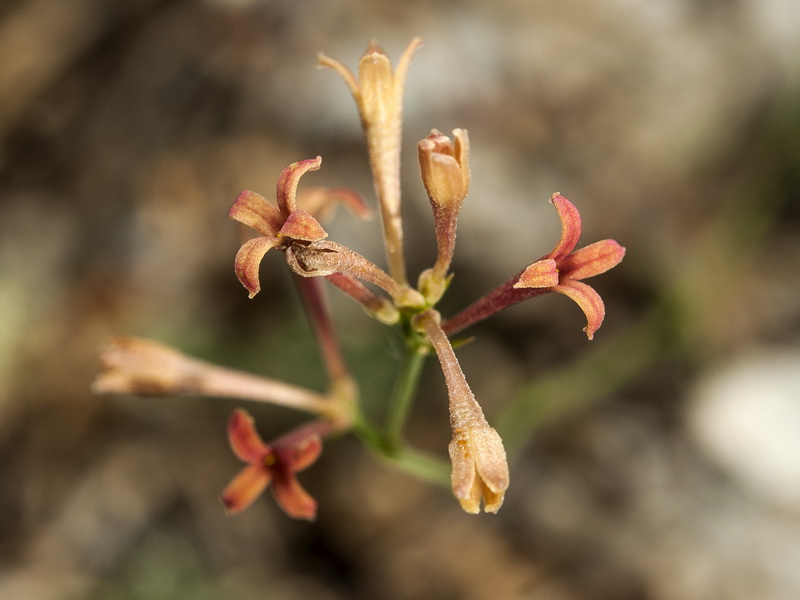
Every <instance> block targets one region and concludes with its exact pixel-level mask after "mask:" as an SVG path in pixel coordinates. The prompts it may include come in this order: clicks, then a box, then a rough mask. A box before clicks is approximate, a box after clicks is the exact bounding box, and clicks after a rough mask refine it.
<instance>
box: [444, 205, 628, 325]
mask: <svg viewBox="0 0 800 600" xmlns="http://www.w3.org/2000/svg"><path fill="white" fill-rule="evenodd" d="M551 203H552V204H553V205H554V206H555V207H556V210H557V211H558V216H559V218H560V219H561V239H559V241H558V242H557V243H556V245H555V247H554V248H553V249H552V250H551V251H550V252H548V253H547V254H545V255H544V256H543V257H541V258H540V259H539V260H537V261H536V262H534V263H533V264H531V265H530V266H528V267H527V268H526V269H525V270H523V271H522V272H520V273H518V274H517V275H514V276H513V277H511V278H510V279H508V280H506V281H505V282H504V283H502V284H500V285H499V286H497V287H496V288H495V289H493V290H492V291H491V292H489V293H488V294H486V295H485V296H483V297H482V298H480V299H479V300H477V301H476V302H473V303H472V304H471V305H469V306H468V307H467V308H465V309H464V310H462V311H461V312H460V313H458V314H457V315H455V316H454V317H452V318H450V319H448V320H447V321H445V322H444V324H443V328H444V331H445V332H446V333H447V335H453V334H454V333H457V332H459V331H461V330H462V329H464V328H465V327H468V326H470V325H472V324H473V323H477V322H478V321H482V320H483V319H485V318H487V317H489V316H491V315H493V314H494V313H496V312H498V311H500V310H502V309H504V308H507V307H509V306H511V305H513V304H516V303H517V302H521V301H523V300H527V299H528V298H533V297H535V296H541V295H542V294H546V293H548V292H558V293H560V294H564V295H565V296H567V297H569V298H571V299H572V300H574V301H575V302H576V303H577V305H578V306H579V307H580V308H581V310H582V311H583V313H584V314H585V315H586V320H587V324H586V327H584V329H583V330H584V331H585V332H586V336H587V337H588V338H589V339H590V340H591V339H592V338H593V337H594V334H595V332H596V331H597V330H598V329H599V328H600V325H602V323H603V318H604V316H605V305H604V304H603V299H602V298H601V297H600V294H598V293H597V292H596V291H595V290H594V288H592V287H590V286H589V285H587V284H585V283H583V282H582V281H581V280H583V279H587V278H589V277H594V276H595V275H600V274H601V273H605V272H606V271H608V270H609V269H612V268H614V267H615V266H617V265H618V264H619V263H620V261H622V258H623V257H624V256H625V248H623V247H622V246H620V245H619V244H618V243H617V242H615V241H614V240H602V241H600V242H595V243H594V244H590V245H588V246H585V247H584V248H581V249H580V250H575V246H576V245H577V244H578V240H579V239H580V237H581V216H580V213H579V212H578V209H577V208H575V205H574V204H572V202H570V201H569V200H567V199H566V198H564V196H562V195H561V194H553V197H552V199H551Z"/></svg>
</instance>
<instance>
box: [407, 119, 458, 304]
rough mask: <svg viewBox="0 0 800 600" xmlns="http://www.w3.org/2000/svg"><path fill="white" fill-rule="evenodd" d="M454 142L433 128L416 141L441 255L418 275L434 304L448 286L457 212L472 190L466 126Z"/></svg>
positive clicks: (424, 290)
mask: <svg viewBox="0 0 800 600" xmlns="http://www.w3.org/2000/svg"><path fill="white" fill-rule="evenodd" d="M453 137H454V139H455V142H452V141H450V138H448V137H447V136H446V135H442V134H441V133H440V132H439V131H437V130H435V129H434V130H433V131H432V132H431V134H430V135H429V136H428V137H426V138H425V139H424V140H422V141H421V142H420V143H419V144H417V151H418V155H419V167H420V171H421V173H422V183H423V184H424V185H425V190H426V191H427V192H428V198H430V202H431V208H432V209H433V221H434V227H435V230H436V244H437V246H438V255H437V257H436V263H435V264H434V265H433V267H432V268H430V269H428V270H426V271H425V272H424V273H423V274H422V276H421V277H420V279H419V282H418V286H419V289H420V291H421V292H422V294H423V295H424V296H425V299H426V300H427V301H428V302H429V303H430V304H435V303H436V302H437V301H438V300H439V298H441V297H442V294H444V291H445V290H446V289H447V284H448V281H449V280H448V277H447V271H448V269H449V268H450V263H451V262H452V260H453V252H454V250H455V246H456V226H457V222H458V213H459V212H460V211H461V205H462V203H463V202H464V198H465V197H466V195H467V192H468V191H469V181H470V172H469V139H468V138H467V131H466V130H465V129H455V130H454V131H453Z"/></svg>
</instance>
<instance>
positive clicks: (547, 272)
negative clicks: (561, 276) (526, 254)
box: [514, 258, 558, 288]
mask: <svg viewBox="0 0 800 600" xmlns="http://www.w3.org/2000/svg"><path fill="white" fill-rule="evenodd" d="M557 285H558V269H557V268H556V261H554V260H553V259H552V258H545V259H542V260H537V261H536V262H535V263H533V264H532V265H531V266H529V267H528V268H527V269H525V270H524V271H523V272H522V274H521V275H520V276H519V280H518V281H517V283H515V284H514V287H515V288H550V287H555V286H557Z"/></svg>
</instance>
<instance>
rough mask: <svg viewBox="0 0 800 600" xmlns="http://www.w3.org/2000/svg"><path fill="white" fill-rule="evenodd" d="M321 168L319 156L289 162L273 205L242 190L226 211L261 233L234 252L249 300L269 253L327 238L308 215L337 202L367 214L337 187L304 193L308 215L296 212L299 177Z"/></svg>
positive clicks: (352, 194)
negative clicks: (273, 249)
mask: <svg viewBox="0 0 800 600" xmlns="http://www.w3.org/2000/svg"><path fill="white" fill-rule="evenodd" d="M321 165H322V157H320V156H318V157H317V158H309V159H308V160H301V161H298V162H296V163H292V164H291V165H289V166H288V167H286V168H285V169H284V170H283V171H282V172H281V174H280V177H278V186H277V192H276V203H275V204H273V203H272V202H270V201H269V200H267V199H266V198H265V197H264V196H262V195H261V194H258V193H256V192H253V191H250V190H245V191H243V192H242V193H241V194H239V196H238V197H237V198H236V200H235V202H234V203H233V206H231V209H230V210H229V211H228V216H229V217H230V218H231V219H234V220H235V221H239V222H240V223H242V224H244V225H247V226H248V227H252V228H253V229H255V230H256V231H258V232H259V233H260V234H261V236H260V237H256V238H253V239H251V240H248V241H247V242H245V243H244V245H243V246H242V247H241V248H239V252H237V253H236V276H237V277H238V278H239V281H241V282H242V285H243V286H244V287H246V288H247V291H248V292H249V293H250V297H251V298H252V297H253V296H255V295H256V294H257V293H258V292H259V290H260V289H261V283H260V282H259V278H258V269H259V266H260V265H261V260H262V259H263V258H264V255H265V254H266V253H267V252H268V251H269V250H271V249H272V248H278V249H280V250H285V249H286V248H287V246H289V245H291V244H292V243H293V242H300V243H308V242H318V241H320V240H324V239H325V238H326V237H328V234H327V233H326V231H325V230H324V229H323V228H322V225H320V224H319V221H317V219H315V218H314V217H313V216H312V215H311V212H316V213H322V212H325V211H326V210H327V209H328V208H329V207H330V205H331V204H332V203H333V202H335V201H339V202H343V203H345V204H347V205H349V206H350V208H352V209H353V211H354V212H356V214H358V215H360V216H366V215H367V214H368V213H369V209H368V208H367V207H366V205H364V202H363V200H362V199H361V198H360V197H359V196H358V195H357V194H356V193H355V192H352V191H350V190H346V189H341V188H337V189H326V188H312V189H310V190H306V191H307V192H308V193H307V194H306V195H305V196H304V197H303V199H304V200H305V205H306V206H307V208H309V210H310V211H311V212H307V211H305V210H300V209H298V208H297V204H298V198H297V185H298V183H299V182H300V177H302V176H303V175H304V174H305V173H307V172H308V171H316V170H318V169H319V168H320V166H321ZM301 204H302V202H301Z"/></svg>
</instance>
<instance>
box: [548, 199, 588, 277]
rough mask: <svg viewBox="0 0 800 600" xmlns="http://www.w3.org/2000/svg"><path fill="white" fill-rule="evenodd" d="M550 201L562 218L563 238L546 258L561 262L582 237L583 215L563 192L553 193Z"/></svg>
mask: <svg viewBox="0 0 800 600" xmlns="http://www.w3.org/2000/svg"><path fill="white" fill-rule="evenodd" d="M550 202H552V204H553V206H555V207H556V210H557V211H558V216H559V218H560V219H561V239H560V240H558V243H557V244H556V245H555V248H553V249H552V250H551V251H550V253H549V254H548V255H547V256H546V258H552V259H553V260H555V261H556V262H561V260H562V259H563V258H564V257H565V256H567V255H568V254H569V253H570V252H572V251H573V250H574V249H575V246H577V245H578V241H579V240H580V239H581V227H582V224H581V215H580V213H579V212H578V209H577V208H576V207H575V205H574V204H573V203H572V202H570V201H569V200H567V199H566V198H564V196H562V195H561V194H558V193H556V194H553V197H552V198H551V199H550Z"/></svg>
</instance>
